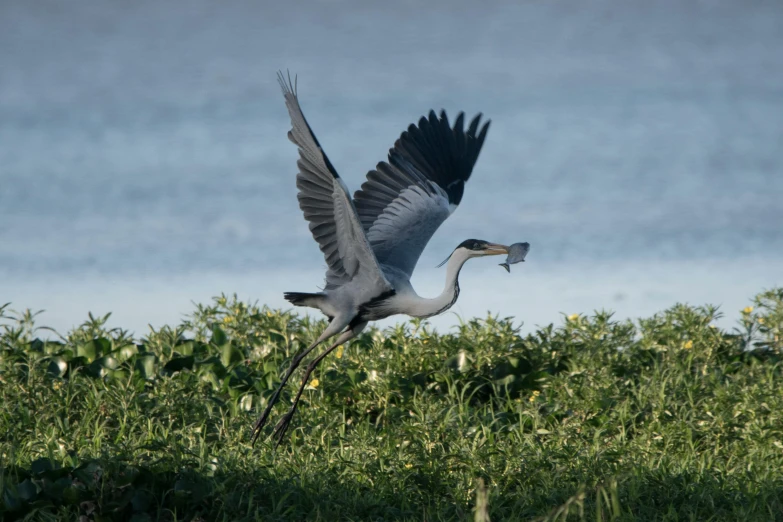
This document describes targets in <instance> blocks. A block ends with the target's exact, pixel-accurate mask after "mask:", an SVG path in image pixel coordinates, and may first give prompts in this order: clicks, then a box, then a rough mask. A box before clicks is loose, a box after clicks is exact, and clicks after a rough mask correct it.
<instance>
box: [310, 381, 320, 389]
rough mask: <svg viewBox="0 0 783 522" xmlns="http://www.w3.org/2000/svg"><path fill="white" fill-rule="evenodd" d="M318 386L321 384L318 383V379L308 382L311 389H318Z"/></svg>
mask: <svg viewBox="0 0 783 522" xmlns="http://www.w3.org/2000/svg"><path fill="white" fill-rule="evenodd" d="M319 384H321V381H319V380H318V379H313V380H312V381H310V386H312V387H313V388H318V385H319Z"/></svg>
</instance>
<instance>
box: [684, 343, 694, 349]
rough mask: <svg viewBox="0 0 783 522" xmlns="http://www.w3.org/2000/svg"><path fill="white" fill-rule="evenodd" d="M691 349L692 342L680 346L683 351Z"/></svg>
mask: <svg viewBox="0 0 783 522" xmlns="http://www.w3.org/2000/svg"><path fill="white" fill-rule="evenodd" d="M691 348H693V341H685V344H683V345H682V349H683V350H690V349H691Z"/></svg>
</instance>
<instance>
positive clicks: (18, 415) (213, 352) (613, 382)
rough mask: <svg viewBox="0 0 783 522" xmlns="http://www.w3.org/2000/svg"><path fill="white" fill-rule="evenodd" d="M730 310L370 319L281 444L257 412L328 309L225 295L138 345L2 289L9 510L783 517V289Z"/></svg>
mask: <svg viewBox="0 0 783 522" xmlns="http://www.w3.org/2000/svg"><path fill="white" fill-rule="evenodd" d="M716 317H717V311H716V310H715V309H713V308H709V307H703V308H692V307H687V306H682V305H677V306H675V307H673V308H671V309H669V310H667V311H665V312H663V313H661V314H658V315H656V316H654V317H652V318H649V319H643V320H640V321H637V322H635V323H631V322H626V321H615V320H613V319H612V317H611V314H608V313H596V315H594V316H591V317H585V316H576V315H574V316H569V317H567V318H565V319H564V321H563V324H562V325H560V326H557V327H555V326H549V327H546V328H543V329H540V330H538V331H537V332H535V333H534V334H532V335H528V336H520V335H519V334H518V330H517V329H516V328H515V327H514V326H513V324H512V321H511V320H508V319H502V320H501V319H497V318H488V319H484V320H473V321H470V322H467V323H464V324H462V325H461V326H460V327H459V328H458V329H455V331H454V332H453V333H449V334H445V335H444V334H439V333H436V332H434V331H432V329H431V328H430V327H428V326H427V324H426V323H423V322H417V321H412V322H410V323H408V324H406V325H404V326H400V327H397V328H394V329H387V330H385V331H378V330H371V331H369V332H368V333H366V334H365V335H363V336H361V337H360V338H359V339H358V340H357V341H355V342H353V343H352V344H350V345H348V346H346V347H345V350H344V351H343V350H338V351H337V353H336V354H335V355H333V356H331V357H329V358H327V359H326V360H325V361H324V364H323V366H322V367H321V368H320V369H319V370H318V371H317V373H316V380H314V381H313V382H312V385H311V386H310V387H309V388H308V390H307V391H306V392H305V395H304V396H303V402H302V403H301V405H300V407H299V411H298V413H297V416H296V417H295V419H294V422H293V424H292V426H291V429H290V430H289V432H288V433H289V434H288V438H287V440H286V441H285V442H284V444H283V445H282V446H280V447H279V448H278V449H277V450H276V451H275V450H273V446H272V444H271V441H270V440H269V439H268V438H267V437H266V436H264V437H262V439H261V440H260V441H259V444H258V445H257V446H256V448H255V449H253V448H251V447H250V446H249V444H248V440H249V437H250V429H251V426H252V424H253V422H254V421H255V420H256V418H257V416H258V414H259V412H260V410H261V409H262V408H263V406H264V405H265V400H266V398H267V397H269V396H270V395H271V393H272V391H273V390H274V388H275V387H276V385H277V383H278V382H279V379H280V375H281V372H282V370H284V369H285V367H286V366H287V363H288V360H289V358H290V357H291V356H292V355H293V354H294V353H295V352H296V351H297V350H299V349H301V348H302V347H304V346H306V345H307V344H308V343H309V342H310V341H311V340H312V339H313V338H314V337H315V336H316V335H317V333H318V332H320V330H321V329H322V328H323V327H324V323H323V322H316V321H311V320H309V319H307V318H301V317H299V316H297V315H295V314H293V313H291V312H279V311H273V310H268V309H267V308H259V307H256V306H250V305H246V304H243V303H241V302H237V301H236V299H226V298H225V297H221V298H218V299H216V300H215V303H214V304H213V305H212V306H199V307H198V309H197V310H196V312H195V313H194V314H193V316H192V318H191V319H190V320H188V321H186V322H184V323H183V324H181V325H179V326H177V327H171V328H169V327H166V328H162V329H160V330H158V331H152V332H150V333H149V334H148V335H147V336H146V337H145V338H143V339H141V340H134V339H131V338H130V337H129V335H128V334H127V333H126V332H123V331H121V330H107V329H106V328H105V327H104V324H105V319H106V318H94V317H90V320H89V321H88V322H86V323H85V324H83V325H81V326H80V327H79V328H77V329H75V330H73V331H72V332H70V333H69V334H68V335H67V336H65V337H63V338H60V340H58V341H42V340H39V338H50V339H58V338H59V336H57V335H56V334H54V333H52V332H46V331H40V330H37V329H36V328H35V326H34V317H33V315H32V314H30V313H29V312H26V313H21V314H16V313H12V312H11V311H10V308H8V307H5V308H2V309H0V495H1V497H0V519H4V520H15V519H22V518H27V519H32V520H77V519H78V518H79V516H82V517H84V518H82V519H81V520H96V521H97V520H133V521H144V520H178V521H179V520H184V521H202V520H226V521H242V520H324V521H333V520H419V521H421V520H427V521H435V520H487V517H489V519H491V520H494V521H496V522H497V521H500V520H530V519H536V520H580V519H586V520H645V521H648V520H698V521H705V520H765V521H767V520H775V519H777V520H783V363H782V362H781V361H782V359H783V289H779V290H773V291H768V292H765V293H763V294H761V295H759V296H757V297H756V298H755V299H754V302H753V307H748V308H746V309H745V310H744V311H743V312H742V313H741V315H740V318H739V321H738V328H737V329H736V330H734V331H732V332H727V331H723V330H721V329H719V328H715V327H714V326H712V325H711V322H712V321H713V320H714V319H715V318H716ZM291 384H292V386H290V387H289V390H287V395H285V396H284V398H283V400H282V401H281V403H280V405H279V406H278V407H277V408H276V410H275V412H274V417H273V418H272V422H271V423H270V424H272V425H274V422H275V421H276V419H277V418H278V417H279V415H280V414H282V413H283V412H284V411H285V409H287V407H288V403H289V401H290V396H291V394H292V393H293V391H294V390H295V387H296V385H297V381H296V379H294V380H293V381H292V383H291ZM270 431H271V428H267V434H268V433H269V432H270ZM477 504H478V508H476V506H477Z"/></svg>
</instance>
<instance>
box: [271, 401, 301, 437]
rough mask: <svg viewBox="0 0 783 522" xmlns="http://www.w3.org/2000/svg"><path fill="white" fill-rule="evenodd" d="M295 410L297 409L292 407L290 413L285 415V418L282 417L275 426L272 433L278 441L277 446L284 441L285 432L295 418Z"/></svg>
mask: <svg viewBox="0 0 783 522" xmlns="http://www.w3.org/2000/svg"><path fill="white" fill-rule="evenodd" d="M295 411H296V410H295V409H294V408H291V409H290V410H289V411H288V413H286V414H285V415H283V418H282V419H280V422H278V423H277V426H275V431H274V433H273V434H272V437H273V438H274V439H275V440H276V441H277V444H276V445H277V446H279V445H280V443H281V442H283V437H285V432H286V431H288V426H289V425H290V424H291V419H293V418H294V412H295Z"/></svg>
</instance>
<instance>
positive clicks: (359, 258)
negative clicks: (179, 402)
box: [252, 72, 509, 445]
mask: <svg viewBox="0 0 783 522" xmlns="http://www.w3.org/2000/svg"><path fill="white" fill-rule="evenodd" d="M277 79H278V82H279V84H280V87H281V89H282V91H283V97H284V98H285V104H286V107H287V108H288V114H289V116H290V118H291V130H290V131H289V132H288V139H289V140H290V141H292V142H293V143H294V144H295V145H296V146H297V147H298V149H299V160H298V161H297V166H298V168H299V172H298V173H297V175H296V186H297V188H298V190H299V192H298V194H297V198H298V200H299V207H300V208H301V210H302V211H303V212H304V217H305V219H306V220H307V221H308V223H309V228H310V231H311V232H312V235H313V238H314V239H315V241H316V242H317V243H318V246H319V247H320V249H321V251H322V252H323V254H324V258H325V259H326V265H327V270H326V283H325V286H324V288H323V290H322V291H320V292H314V293H303V292H287V293H285V294H284V297H285V299H286V300H287V301H289V302H290V303H292V304H293V305H295V306H304V307H310V308H315V309H317V310H320V311H321V312H322V313H323V314H324V315H325V316H326V317H327V318H328V320H329V322H328V325H327V326H326V328H325V329H324V330H323V332H321V334H320V335H319V336H318V337H317V338H316V339H315V341H313V342H312V344H310V345H309V346H308V347H307V348H306V349H305V350H303V351H301V352H300V353H297V354H296V355H295V356H294V357H293V359H292V360H291V362H290V365H289V367H288V370H287V371H286V372H285V374H284V375H283V378H282V380H281V382H280V384H279V386H278V387H277V389H276V390H275V392H274V393H273V394H272V396H271V397H270V399H269V402H268V404H267V406H266V409H265V410H264V412H263V413H262V414H261V416H260V418H259V419H258V421H257V422H256V423H255V426H254V427H253V434H252V443H253V444H255V442H256V440H257V439H258V437H259V435H260V434H261V430H262V429H263V427H264V426H265V424H266V422H267V419H268V418H269V415H270V413H271V411H272V408H273V407H274V405H275V404H276V403H277V401H278V399H279V398H280V392H281V390H282V389H283V388H284V387H285V385H286V383H287V382H288V380H289V379H290V377H291V375H292V374H293V372H294V371H295V370H296V369H297V368H298V367H299V365H300V364H301V363H302V361H303V360H304V359H305V358H306V357H307V356H308V355H309V354H310V353H311V352H312V351H313V350H314V349H315V348H316V347H317V346H319V345H320V344H321V343H323V342H324V341H326V340H328V339H332V338H334V337H335V336H337V337H336V340H334V341H333V342H331V344H330V345H329V346H328V348H326V349H324V350H323V351H322V352H321V353H320V354H318V355H317V356H316V357H315V358H313V359H312V360H311V361H310V362H309V363H308V365H307V368H306V370H305V372H304V375H303V376H302V381H301V384H300V386H299V390H298V392H297V394H296V396H295V397H294V399H293V403H292V404H291V406H290V408H289V410H288V412H287V413H286V414H285V415H283V417H282V418H281V419H280V421H279V422H278V423H277V425H276V426H275V428H274V432H273V435H272V437H273V438H274V439H275V440H276V441H277V445H279V444H280V443H281V442H282V441H283V437H284V436H285V433H286V431H287V429H288V426H289V425H290V423H291V419H292V418H293V416H294V413H295V412H296V407H297V404H298V403H299V399H300V398H301V396H302V392H303V391H304V389H305V387H306V386H307V383H308V382H309V379H310V375H311V374H312V372H313V371H314V370H315V368H316V367H317V366H318V364H319V363H320V362H321V361H322V360H323V359H324V358H325V357H326V356H327V355H329V354H330V353H331V352H332V351H333V350H335V349H336V348H337V347H338V346H340V345H342V344H344V343H346V342H348V341H349V340H351V339H353V338H354V337H356V336H357V335H359V334H360V333H361V332H362V330H364V328H365V327H366V326H367V323H369V322H370V321H378V320H380V319H385V318H387V317H390V316H393V315H397V314H405V315H408V316H412V317H417V318H426V317H432V316H435V315H438V314H441V313H443V312H445V311H446V310H448V309H449V308H451V307H452V306H453V305H454V303H456V302H457V298H458V297H459V273H460V270H461V269H462V266H463V265H464V264H465V262H467V261H468V260H470V259H473V258H476V257H483V256H493V255H500V254H507V253H508V251H509V249H508V247H507V246H505V245H502V244H499V243H492V242H489V241H484V240H480V239H467V240H465V241H463V242H462V243H460V244H459V245H458V246H457V247H456V248H455V249H454V250H453V251H452V252H451V254H450V255H449V256H448V257H447V258H446V260H445V261H444V262H443V263H442V264H446V285H445V288H444V289H443V291H442V292H441V293H440V295H438V296H436V297H434V298H425V297H420V296H419V295H418V294H417V293H416V291H415V290H414V289H413V286H412V285H411V282H410V278H411V275H412V274H413V270H414V269H415V267H416V263H417V262H418V260H419V256H421V253H422V251H423V250H424V247H425V246H426V245H427V243H428V242H429V240H430V238H431V237H432V235H433V234H434V233H435V231H436V230H437V229H438V227H440V225H442V224H443V222H444V221H446V219H447V218H448V217H449V216H450V215H451V214H452V213H453V212H454V211H455V210H456V209H457V207H458V206H459V204H460V202H461V201H462V196H463V192H464V189H465V183H467V181H468V179H470V175H471V173H472V172H473V167H474V165H475V164H476V160H477V159H478V156H479V152H480V151H481V147H482V145H483V144H484V139H485V138H486V136H487V131H488V129H489V124H490V122H489V120H488V121H486V122H485V123H483V124H482V123H481V118H482V115H481V113H479V114H478V115H476V116H475V117H474V118H473V119H472V120H470V123H469V124H468V126H467V130H465V128H464V126H465V114H464V113H462V112H460V113H459V114H458V116H457V118H456V120H455V122H454V125H453V126H452V125H451V124H450V123H449V120H448V118H447V116H446V112H445V111H441V112H440V114H439V115H438V114H436V113H435V112H434V111H432V110H431V111H430V112H429V114H428V116H427V117H424V116H423V117H421V118H420V119H419V121H418V125H415V124H411V125H410V126H409V127H408V129H407V130H406V131H404V132H403V133H402V135H401V136H400V138H399V139H398V140H397V141H396V142H395V143H394V147H392V148H391V149H390V150H389V154H388V161H384V162H380V163H378V164H377V166H376V167H375V169H374V170H371V171H369V173H368V174H367V180H366V181H365V182H364V183H363V184H362V186H361V188H360V189H359V190H358V191H356V193H355V194H354V195H353V198H351V196H350V193H349V191H348V188H347V187H346V185H345V183H344V182H343V180H342V178H341V177H340V175H339V174H338V173H337V171H336V170H335V168H334V165H332V162H331V161H329V158H328V157H327V155H326V153H325V152H324V151H323V149H322V148H321V145H320V143H319V142H318V139H317V138H316V137H315V134H314V133H313V130H312V128H311V127H310V125H309V124H308V122H307V119H306V118H305V115H304V113H303V112H302V108H301V106H300V105H299V96H298V89H297V81H296V77H294V81H293V82H292V81H291V75H290V73H289V74H288V75H285V76H284V75H283V73H282V72H278V75H277Z"/></svg>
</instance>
